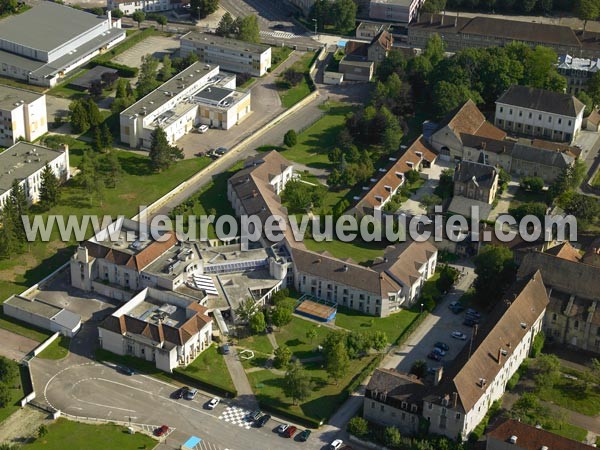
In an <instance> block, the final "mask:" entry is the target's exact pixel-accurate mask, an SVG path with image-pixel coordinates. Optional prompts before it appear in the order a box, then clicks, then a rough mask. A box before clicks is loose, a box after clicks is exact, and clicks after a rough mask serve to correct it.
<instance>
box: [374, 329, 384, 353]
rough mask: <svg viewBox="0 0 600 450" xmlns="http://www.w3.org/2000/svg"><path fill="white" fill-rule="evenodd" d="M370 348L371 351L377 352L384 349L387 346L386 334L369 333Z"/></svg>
mask: <svg viewBox="0 0 600 450" xmlns="http://www.w3.org/2000/svg"><path fill="white" fill-rule="evenodd" d="M370 338H371V344H370V345H371V348H372V349H373V350H377V351H378V352H380V351H382V350H384V349H385V347H386V346H387V344H388V337H387V334H385V332H383V331H374V332H372V333H371V336H370Z"/></svg>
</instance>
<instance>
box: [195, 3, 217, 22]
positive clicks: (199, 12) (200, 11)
mask: <svg viewBox="0 0 600 450" xmlns="http://www.w3.org/2000/svg"><path fill="white" fill-rule="evenodd" d="M217 8H219V0H191V1H190V10H191V11H192V14H193V15H194V16H195V17H197V18H199V19H204V18H205V17H206V16H209V15H210V14H212V13H214V12H215V11H216V10H217Z"/></svg>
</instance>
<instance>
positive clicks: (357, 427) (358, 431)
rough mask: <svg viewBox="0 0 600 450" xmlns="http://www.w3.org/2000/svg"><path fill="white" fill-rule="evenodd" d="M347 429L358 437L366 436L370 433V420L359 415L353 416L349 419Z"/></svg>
mask: <svg viewBox="0 0 600 450" xmlns="http://www.w3.org/2000/svg"><path fill="white" fill-rule="evenodd" d="M346 431H347V432H348V433H350V434H352V435H354V436H356V437H357V438H362V437H366V436H368V435H369V422H367V420H366V419H364V418H362V417H359V416H356V417H353V418H352V419H350V420H349V421H348V425H346Z"/></svg>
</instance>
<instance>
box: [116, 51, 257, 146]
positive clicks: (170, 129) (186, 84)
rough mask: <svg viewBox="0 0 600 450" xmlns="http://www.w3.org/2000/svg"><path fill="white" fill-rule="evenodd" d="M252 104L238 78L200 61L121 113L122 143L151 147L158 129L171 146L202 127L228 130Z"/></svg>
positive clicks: (242, 116)
mask: <svg viewBox="0 0 600 450" xmlns="http://www.w3.org/2000/svg"><path fill="white" fill-rule="evenodd" d="M250 105H251V95H250V92H240V91H236V90H235V76H233V75H224V74H221V73H220V72H219V67H218V66H213V65H210V64H204V63H201V62H196V63H194V64H192V65H191V66H190V67H188V68H187V69H184V70H183V71H181V72H180V73H179V74H177V75H176V76H174V77H173V78H171V79H170V80H168V81H167V82H165V83H164V84H162V85H161V86H159V87H158V88H157V89H155V90H154V91H152V92H150V93H149V94H148V95H146V96H145V97H144V98H142V99H141V100H139V101H138V102H136V103H134V104H133V105H131V106H130V107H129V108H127V109H126V110H125V111H123V112H122V113H121V114H120V116H119V121H120V131H121V142H123V143H125V144H128V145H129V146H130V147H132V148H150V144H151V142H152V132H153V131H154V130H155V129H156V127H158V126H160V127H162V128H163V129H164V131H165V133H166V135H167V140H168V141H169V143H170V144H175V143H176V142H177V140H178V139H180V138H181V137H182V136H184V135H185V134H187V133H189V132H190V131H191V130H192V129H193V127H194V126H196V125H199V124H206V125H209V126H211V127H215V128H222V129H225V130H227V129H229V128H231V127H232V126H234V125H236V124H238V123H240V122H241V121H242V120H243V119H244V118H245V117H246V116H247V115H248V114H249V113H250Z"/></svg>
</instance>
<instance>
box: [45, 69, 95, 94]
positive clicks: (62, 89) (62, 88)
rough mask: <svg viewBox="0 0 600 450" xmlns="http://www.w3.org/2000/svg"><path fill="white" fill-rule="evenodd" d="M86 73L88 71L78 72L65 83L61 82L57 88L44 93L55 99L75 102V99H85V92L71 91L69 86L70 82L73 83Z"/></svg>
mask: <svg viewBox="0 0 600 450" xmlns="http://www.w3.org/2000/svg"><path fill="white" fill-rule="evenodd" d="M87 71H88V69H80V70H78V71H77V72H76V73H75V74H74V75H72V76H70V77H69V78H67V79H66V80H65V81H63V82H61V83H60V84H59V85H58V86H55V87H53V88H52V89H50V90H49V91H48V92H46V94H48V95H53V96H55V97H62V98H70V99H72V100H75V99H77V98H81V97H87V92H84V91H80V90H77V89H73V88H72V87H69V84H70V83H71V82H72V81H74V80H75V79H76V78H78V77H80V76H82V75H83V74H84V73H86V72H87Z"/></svg>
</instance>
